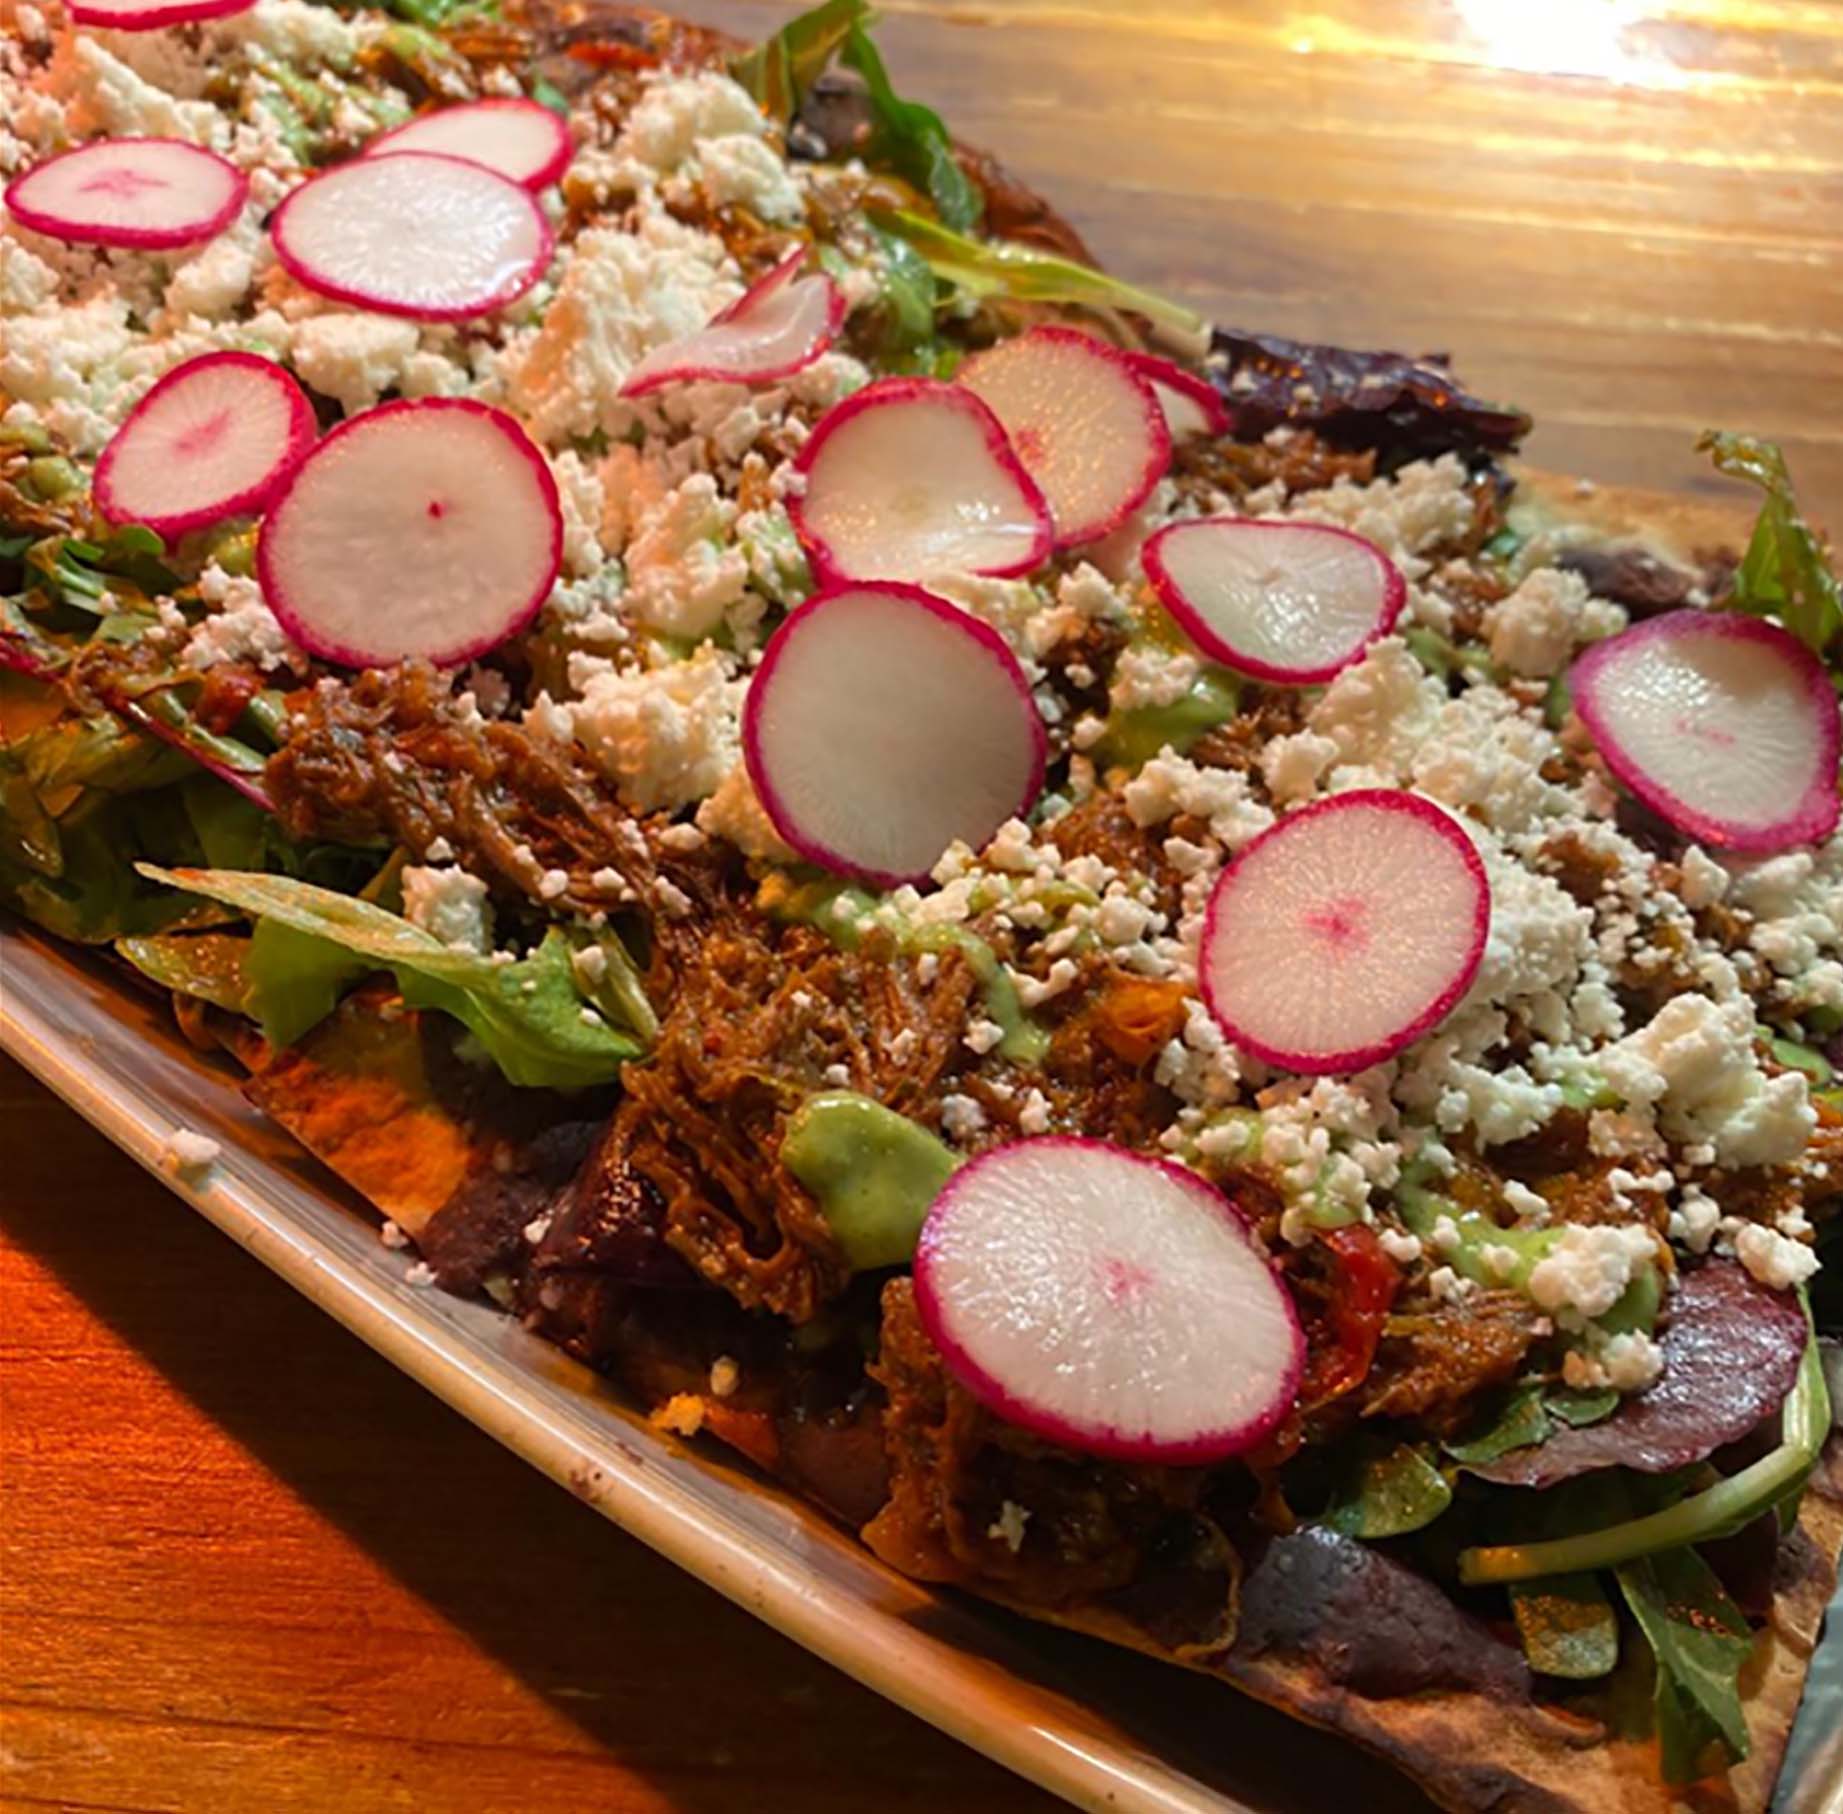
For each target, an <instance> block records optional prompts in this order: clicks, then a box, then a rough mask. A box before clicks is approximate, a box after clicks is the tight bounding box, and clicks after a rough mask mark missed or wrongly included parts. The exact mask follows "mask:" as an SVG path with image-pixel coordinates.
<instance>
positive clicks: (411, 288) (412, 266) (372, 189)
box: [269, 151, 555, 321]
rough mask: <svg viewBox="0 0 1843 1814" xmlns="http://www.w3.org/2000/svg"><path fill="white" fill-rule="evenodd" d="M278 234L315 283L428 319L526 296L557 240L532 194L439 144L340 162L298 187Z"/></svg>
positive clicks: (278, 222) (290, 266)
mask: <svg viewBox="0 0 1843 1814" xmlns="http://www.w3.org/2000/svg"><path fill="white" fill-rule="evenodd" d="M269 230H270V235H271V237H272V238H273V240H274V242H275V256H276V257H277V258H278V259H280V261H281V262H282V264H283V266H285V267H286V269H287V270H288V272H289V273H290V274H291V275H292V276H294V277H296V278H298V279H299V280H300V281H301V282H302V283H304V284H305V285H307V287H308V288H309V289H310V290H318V291H319V292H320V294H321V295H323V296H331V297H332V298H334V299H335V300H336V301H338V302H349V303H352V304H354V305H356V306H357V307H359V308H362V309H375V310H377V311H378V312H379V313H381V314H386V315H410V316H414V317H416V318H417V319H418V320H422V321H459V320H463V319H465V318H467V317H469V316H474V315H484V314H487V313H489V312H490V311H492V310H493V309H497V308H503V307H504V306H505V304H507V303H509V302H513V301H515V300H516V299H517V298H518V297H520V296H522V295H523V294H524V293H525V291H527V290H528V289H530V288H531V286H532V285H533V284H534V283H536V282H537V280H538V278H539V277H541V276H542V275H543V272H544V268H545V266H546V265H548V264H549V263H550V255H551V252H552V250H553V247H554V243H555V242H554V240H553V237H552V234H551V230H550V224H549V222H548V221H546V220H545V218H544V212H543V210H542V209H541V208H540V207H539V206H538V204H537V201H536V199H535V198H534V197H533V196H532V195H531V194H530V192H529V191H528V190H526V189H524V188H522V187H520V185H519V184H517V183H515V182H513V181H512V180H511V179H510V178H508V177H504V176H501V175H500V174H499V173H498V171H496V170H488V169H486V168H485V166H484V165H481V164H475V163H470V162H469V161H468V160H467V159H466V158H459V157H449V156H446V155H445V154H442V153H439V152H432V151H402V152H398V153H396V154H395V155H393V156H390V157H362V158H359V159H357V160H355V161H354V162H352V163H349V164H339V165H336V166H335V167H334V168H333V169H331V170H328V171H326V172H325V173H324V174H322V175H320V176H316V177H314V178H313V179H312V180H311V181H309V182H305V183H303V184H302V185H301V186H300V188H298V189H296V190H294V191H293V192H292V193H291V194H290V195H289V196H288V198H287V199H286V200H285V201H284V202H283V203H282V205H281V206H280V207H279V208H277V209H276V211H275V214H274V217H273V219H272V220H271V221H270V223H269Z"/></svg>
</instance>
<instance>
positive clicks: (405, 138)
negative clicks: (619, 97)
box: [364, 95, 575, 189]
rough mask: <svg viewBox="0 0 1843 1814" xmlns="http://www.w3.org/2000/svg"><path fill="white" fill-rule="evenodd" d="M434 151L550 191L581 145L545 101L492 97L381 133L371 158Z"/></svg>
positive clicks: (368, 148) (370, 148) (436, 111)
mask: <svg viewBox="0 0 1843 1814" xmlns="http://www.w3.org/2000/svg"><path fill="white" fill-rule="evenodd" d="M405 151H434V152H442V153H446V154H447V155H448V156H449V157H458V158H465V159H466V160H467V161H468V162H469V163H472V164H480V165H483V166H484V167H485V168H486V169H488V170H492V171H496V172H497V173H498V174H499V175H500V176H503V177H505V178H507V179H508V180H509V181H511V182H514V183H518V184H520V185H521V186H522V187H524V188H526V189H545V188H548V187H549V186H550V185H551V184H552V183H554V182H555V181H556V180H557V179H558V178H559V177H560V176H562V174H563V172H564V171H565V170H566V169H568V168H569V161H570V158H571V156H572V155H573V154H574V151H575V146H574V144H573V143H572V142H571V139H570V129H569V127H568V125H567V124H565V122H564V120H563V118H562V116H561V115H559V114H556V113H553V112H552V111H551V110H550V108H548V107H546V106H544V105H543V103H542V102H540V101H528V100H525V99H524V98H523V97H521V96H515V95H489V96H488V97H487V98H486V99H484V100H479V101H463V102H461V103H460V104H459V105H458V106H454V107H437V108H433V109H431V110H430V111H429V112H427V113H419V114H418V115H417V116H416V117H415V118H414V119H413V120H406V121H404V123H403V124H402V125H401V126H393V127H392V128H391V129H390V131H388V132H385V133H381V134H379V136H378V137H377V138H375V139H373V140H372V141H371V143H370V144H369V145H367V146H366V147H365V152H364V155H365V156H366V157H386V156H391V157H394V156H397V155H399V154H400V153H402V152H405Z"/></svg>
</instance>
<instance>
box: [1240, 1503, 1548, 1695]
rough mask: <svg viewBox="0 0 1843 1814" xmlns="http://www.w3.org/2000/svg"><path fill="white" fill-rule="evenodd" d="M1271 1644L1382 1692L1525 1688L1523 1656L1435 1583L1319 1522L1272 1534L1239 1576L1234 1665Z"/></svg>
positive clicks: (1333, 1676) (1346, 1682)
mask: <svg viewBox="0 0 1843 1814" xmlns="http://www.w3.org/2000/svg"><path fill="white" fill-rule="evenodd" d="M1270 1654H1272V1655H1277V1656H1281V1657H1286V1658H1292V1659H1295V1660H1298V1661H1301V1662H1306V1663H1310V1664H1312V1665H1313V1666H1314V1667H1315V1668H1316V1669H1317V1670H1318V1671H1319V1673H1320V1674H1322V1675H1323V1676H1324V1677H1325V1679H1326V1680H1328V1681H1331V1682H1335V1683H1337V1684H1338V1685H1339V1686H1341V1687H1345V1688H1349V1689H1351V1690H1353V1691H1354V1692H1355V1693H1357V1694H1363V1695H1371V1696H1375V1697H1378V1698H1383V1697H1387V1696H1392V1695H1403V1694H1418V1693H1422V1692H1425V1691H1427V1690H1429V1689H1435V1688H1459V1689H1474V1690H1477V1691H1478V1692H1480V1693H1483V1694H1489V1695H1494V1696H1496V1697H1498V1698H1500V1699H1503V1700H1509V1701H1526V1700H1528V1699H1529V1695H1530V1679H1529V1669H1528V1666H1527V1665H1526V1664H1525V1663H1524V1661H1523V1658H1522V1656H1521V1655H1520V1654H1519V1653H1518V1652H1517V1651H1515V1650H1513V1649H1512V1648H1511V1647H1510V1646H1509V1645H1508V1644H1505V1643H1503V1642H1502V1641H1500V1640H1499V1639H1498V1638H1495V1637H1493V1636H1492V1634H1491V1633H1490V1632H1489V1631H1488V1630H1487V1629H1486V1628H1485V1627H1484V1626H1483V1625H1481V1624H1480V1623H1479V1622H1478V1621H1477V1620H1476V1619H1474V1618H1472V1617H1470V1616H1469V1615H1468V1614H1466V1613H1464V1612H1462V1611H1461V1610H1460V1609H1459V1608H1458V1607H1457V1606H1455V1605H1454V1604H1453V1602H1452V1601H1451V1600H1450V1599H1448V1598H1447V1596H1446V1594H1445V1592H1444V1591H1443V1590H1442V1589H1441V1588H1439V1587H1438V1586H1436V1585H1435V1584H1434V1583H1433V1582H1431V1581H1429V1580H1427V1579H1426V1578H1425V1577H1424V1576H1422V1575H1417V1574H1415V1573H1414V1572H1413V1571H1412V1570H1411V1569H1408V1568H1405V1567H1403V1565H1402V1564H1401V1563H1399V1562H1397V1561H1395V1560H1394V1559H1393V1558H1392V1557H1389V1556H1385V1555H1384V1554H1383V1553H1382V1552H1381V1551H1380V1550H1376V1549H1372V1548H1370V1547H1369V1546H1368V1545H1367V1544H1363V1543H1359V1542H1357V1541H1356V1540H1355V1539H1353V1538H1350V1537H1341V1536H1339V1535H1337V1534H1336V1533H1335V1532H1333V1531H1328V1530H1324V1529H1318V1528H1308V1529H1305V1530H1300V1531H1296V1532H1294V1533H1293V1534H1292V1535H1291V1536H1287V1537H1276V1538H1274V1539H1273V1540H1272V1541H1271V1542H1269V1543H1268V1544H1267V1546H1266V1547H1265V1548H1264V1549H1263V1550H1262V1551H1261V1553H1260V1555H1259V1556H1258V1558H1256V1559H1255V1561H1254V1562H1253V1564H1252V1566H1251V1567H1250V1568H1249V1570H1248V1574H1247V1578H1246V1579H1245V1580H1244V1581H1243V1583H1242V1598H1241V1629H1240V1631H1239V1633H1238V1634H1237V1636H1236V1639H1235V1647H1234V1650H1233V1651H1232V1653H1231V1655H1230V1659H1229V1661H1230V1667H1231V1668H1233V1666H1234V1663H1235V1660H1236V1659H1238V1658H1243V1659H1247V1660H1250V1661H1252V1660H1253V1659H1255V1658H1257V1657H1264V1656H1267V1655H1270Z"/></svg>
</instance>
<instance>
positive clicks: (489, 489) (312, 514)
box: [256, 397, 563, 667]
mask: <svg viewBox="0 0 1843 1814" xmlns="http://www.w3.org/2000/svg"><path fill="white" fill-rule="evenodd" d="M562 554H563V512H562V509H561V507H560V505H559V503H558V499H557V482H556V480H555V479H554V478H552V477H551V472H550V468H549V466H548V465H547V464H546V463H545V460H544V456H543V455H542V454H541V453H539V452H538V450H537V449H536V448H535V447H534V446H533V445H532V444H531V441H530V439H529V437H528V436H527V435H526V434H525V431H524V430H523V429H522V428H520V427H519V425H518V424H517V423H516V422H515V421H513V420H512V418H511V417H510V416H508V415H506V414H504V413H503V412H502V411H500V410H496V409H488V408H487V407H486V405H485V404H483V403H474V402H471V401H469V400H468V399H466V398H463V397H426V398H423V399H420V400H419V401H417V402H413V403H383V404H379V405H378V406H377V408H375V409H369V410H367V411H365V413H364V414H363V415H359V416H353V417H352V418H351V419H350V420H349V421H346V422H342V423H341V424H340V425H339V426H338V427H337V428H336V429H334V430H333V432H332V433H331V434H330V435H328V436H327V437H326V439H325V440H323V441H322V442H321V443H320V444H319V446H317V447H316V448H315V449H314V450H313V452H312V453H310V454H309V455H308V456H307V458H306V459H305V460H303V461H302V462H301V463H300V465H299V466H297V467H296V468H295V470H294V473H293V476H292V477H291V478H290V479H289V480H288V482H287V486H286V489H284V490H283V492H282V494H281V496H280V497H279V498H277V499H276V501H275V503H274V504H273V505H271V506H270V509H269V515H268V520H267V521H266V522H265V523H264V525H263V530H262V535H261V537H260V538H259V539H258V541H257V543H256V567H257V573H258V576H259V577H260V579H261V580H262V589H263V591H264V593H265V594H266V595H267V597H268V600H269V604H270V606H271V607H272V608H273V610H274V612H275V615H276V617H277V618H278V619H280V621H281V624H282V627H283V629H285V630H286V631H287V632H288V634H289V635H290V636H292V637H293V638H294V640H295V641H296V642H298V643H299V644H300V645H301V647H302V648H304V649H307V650H310V651H311V652H312V653H313V654H315V655H321V656H324V657H325V658H326V659H327V660H328V661H337V662H341V663H343V664H344V665H346V666H347V667H379V666H384V665H386V664H388V663H390V662H395V661H406V660H409V659H411V658H413V657H421V658H422V659H424V660H426V661H432V662H435V663H437V664H438V665H440V666H445V667H446V666H453V665H454V664H455V663H457V662H463V661H469V660H471V659H472V658H473V657H474V656H476V655H483V654H484V653H485V652H486V651H487V650H488V649H491V648H493V647H495V646H496V645H497V644H499V643H502V642H504V641H505V639H506V638H507V637H508V636H511V635H513V634H514V633H515V632H517V631H519V630H521V629H523V628H524V626H525V625H526V624H527V623H529V622H530V621H531V619H532V617H533V616H534V615H535V614H536V612H537V609H538V607H539V606H540V605H541V604H543V602H544V600H545V598H546V597H547V596H548V594H549V592H550V588H551V583H552V581H553V580H555V578H556V577H557V566H558V563H559V561H560V560H561V558H562Z"/></svg>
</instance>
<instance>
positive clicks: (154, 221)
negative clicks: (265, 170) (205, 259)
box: [4, 138, 250, 252]
mask: <svg viewBox="0 0 1843 1814" xmlns="http://www.w3.org/2000/svg"><path fill="white" fill-rule="evenodd" d="M249 187H250V184H249V178H248V177H247V176H245V175H244V174H243V172H242V171H241V170H239V169H238V168H237V167H236V165H235V164H233V163H230V162H229V161H228V160H227V159H224V158H221V157H219V156H218V154H217V153H216V152H215V151H206V150H204V149H202V148H201V147H200V146H197V145H191V144H188V143H187V142H186V141H185V140H184V139H165V138H120V139H97V140H94V141H93V142H92V143H90V144H88V145H79V146H78V147H77V148H76V150H74V151H62V152H59V153H58V155H57V156H56V157H50V158H46V159H45V160H44V162H43V163H39V164H34V165H33V166H32V167H31V169H29V170H27V171H24V172H23V173H22V174H20V175H19V176H16V177H14V178H13V180H12V181H11V182H10V183H8V184H7V186H6V190H5V192H4V200H5V203H6V206H7V209H8V211H9V212H10V213H11V214H12V216H13V218H14V219H15V220H16V221H18V222H19V224H20V225H21V226H22V227H29V228H31V230H32V231H33V232H34V233H43V234H46V235H48V236H49V237H50V238H52V239H62V240H67V241H70V242H72V243H74V244H77V245H92V246H126V247H129V248H131V249H133V250H135V251H141V252H162V251H171V250H172V249H173V248H174V247H177V246H190V245H196V244H198V243H199V242H200V241H201V240H207V239H211V238H213V237H214V236H215V235H216V234H218V233H221V232H222V231H223V230H224V229H225V228H226V227H227V226H229V225H230V223H231V222H232V221H233V220H235V219H236V217H237V215H238V213H239V212H240V211H241V210H242V207H243V203H244V198H245V197H246V196H247V195H248V194H249Z"/></svg>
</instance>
